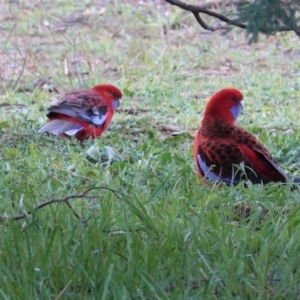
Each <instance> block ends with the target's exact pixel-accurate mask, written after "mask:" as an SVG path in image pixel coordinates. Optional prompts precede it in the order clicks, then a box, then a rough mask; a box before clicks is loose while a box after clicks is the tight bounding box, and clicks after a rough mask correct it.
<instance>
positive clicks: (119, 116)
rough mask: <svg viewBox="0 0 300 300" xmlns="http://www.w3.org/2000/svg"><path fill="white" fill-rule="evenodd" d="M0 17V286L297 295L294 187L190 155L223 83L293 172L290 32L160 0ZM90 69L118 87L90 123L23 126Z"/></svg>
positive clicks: (64, 5)
mask: <svg viewBox="0 0 300 300" xmlns="http://www.w3.org/2000/svg"><path fill="white" fill-rule="evenodd" d="M0 20H1V23H0V24H1V25H0V146H1V147H0V172H1V181H2V182H1V186H0V200H1V201H0V217H1V218H0V221H1V224H0V226H1V228H2V229H1V232H2V234H1V236H0V274H1V275H0V299H13V300H15V299H20V300H21V299H22V300H24V299H26V300H27V299H28V300H29V299H299V298H300V272H299V271H298V268H299V265H300V254H299V253H300V191H297V190H295V191H291V190H290V187H289V186H279V185H278V184H269V185H267V186H265V187H264V186H261V185H256V186H250V187H249V188H248V189H245V188H244V187H243V186H237V187H223V188H221V189H220V188H217V187H214V186H212V187H208V186H204V185H203V184H202V183H201V181H200V180H199V178H198V176H197V174H196V167H195V164H194V161H193V140H194V134H195V130H197V128H198V126H199V123H200V120H201V118H202V112H203V110H204V108H205V105H206V103H207V101H208V100H209V98H210V97H211V95H212V94H213V93H215V92H216V91H218V90H219V89H221V88H223V87H228V86H233V87H236V88H239V89H241V90H242V91H243V93H244V99H245V101H244V113H243V115H242V116H241V118H240V120H239V123H240V124H241V126H243V127H244V128H246V129H247V130H248V131H250V132H251V133H253V134H255V135H256V136H257V137H258V138H259V140H260V141H262V142H263V143H264V144H265V145H266V147H267V148H268V149H269V150H270V152H271V153H272V154H273V155H274V157H275V158H276V159H277V160H278V161H279V162H280V163H281V165H282V167H283V168H284V169H285V170H286V171H287V172H289V173H290V174H292V175H298V176H300V157H299V154H300V147H299V141H300V133H299V131H298V128H299V127H300V119H299V114H298V113H299V109H300V102H299V99H300V78H299V76H300V73H299V67H300V62H299V54H300V43H299V38H297V37H295V36H294V35H293V34H287V33H285V34H278V35H276V36H272V37H264V36H262V37H261V38H260V40H259V43H257V44H253V45H249V43H248V39H247V36H245V33H244V32H243V31H240V30H233V31H231V32H228V33H226V34H222V33H221V32H214V33H210V32H205V31H204V30H203V29H202V28H200V27H199V25H198V24H197V23H196V22H195V21H194V18H193V16H191V15H190V14H188V13H183V11H181V10H180V9H175V8H174V7H172V6H170V5H168V4H167V3H165V2H164V1H163V0H161V1H158V0H156V1H150V0H149V1H146V0H145V1H134V0H131V1H129V0H127V1H117V0H116V1H108V0H99V1H88V0H85V1H67V0H66V1H49V0H46V1H29V0H23V1H7V2H5V3H4V4H2V6H1V13H0ZM105 82H109V83H112V84H114V85H116V86H118V87H120V88H121V89H122V90H123V93H124V97H123V99H122V103H121V107H120V109H119V110H118V112H117V113H116V114H115V116H114V119H113V121H112V124H111V126H110V127H109V129H108V131H107V132H105V134H104V135H103V136H102V137H101V138H100V139H97V140H88V141H86V142H84V143H78V142H76V141H75V140H69V139H64V138H60V137H56V136H51V135H47V134H37V130H38V129H39V128H40V127H41V126H42V125H44V124H45V122H46V116H45V114H46V110H47V107H48V106H49V105H50V103H51V101H55V99H56V98H58V97H59V95H60V94H61V93H63V92H65V91H67V90H70V89H73V88H82V87H92V86H94V85H96V84H99V83H105ZM91 188H93V189H92V190H89V189H91ZM47 201H48V202H50V203H47ZM56 202H57V203H56ZM42 203H45V204H48V205H45V206H43V207H41V208H40V209H37V208H38V207H39V205H41V204H42ZM42 205H43V204H42ZM28 212H31V213H28Z"/></svg>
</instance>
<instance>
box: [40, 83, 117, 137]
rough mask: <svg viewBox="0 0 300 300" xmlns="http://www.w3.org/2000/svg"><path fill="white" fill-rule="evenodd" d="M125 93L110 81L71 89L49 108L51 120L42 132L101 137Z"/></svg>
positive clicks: (48, 115)
mask: <svg viewBox="0 0 300 300" xmlns="http://www.w3.org/2000/svg"><path fill="white" fill-rule="evenodd" d="M121 98H122V92H121V91H120V90H119V89H118V88H117V87H115V86H113V85H110V84H101V85H97V86H95V87H93V88H92V89H82V90H76V91H72V92H69V93H67V94H65V95H64V96H63V98H62V99H61V101H60V102H59V103H58V104H57V105H52V106H50V107H49V108H48V114H47V117H48V118H49V123H48V124H46V125H45V126H43V127H42V128H41V129H39V131H38V133H42V132H51V133H53V134H55V135H63V136H75V138H76V139H77V140H84V139H88V138H89V137H91V138H92V139H95V138H97V137H99V136H100V135H101V134H102V133H103V132H104V131H105V129H106V128H107V127H108V125H109V124H110V122H111V119H112V117H113V115H114V111H115V109H116V108H117V107H118V106H119V104H120V99H121Z"/></svg>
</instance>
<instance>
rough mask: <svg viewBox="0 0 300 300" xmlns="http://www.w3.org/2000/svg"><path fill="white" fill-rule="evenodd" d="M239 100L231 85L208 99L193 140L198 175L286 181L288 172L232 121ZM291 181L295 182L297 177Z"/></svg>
mask: <svg viewBox="0 0 300 300" xmlns="http://www.w3.org/2000/svg"><path fill="white" fill-rule="evenodd" d="M242 101H243V94H242V93H241V92H240V91H239V90H237V89H235V88H225V89H222V90H221V91H219V92H217V93H216V94H215V95H213V97H212V98H211V99H210V100H209V102H208V104H207V106H206V109H205V112H204V117H203V120H202V122H201V126H200V128H199V130H198V133H197V135H196V138H195V144H194V158H195V161H196V165H197V169H198V172H199V175H200V177H202V178H204V179H206V182H207V180H209V181H215V182H221V183H225V184H226V185H231V184H233V185H237V184H238V183H239V182H240V181H247V180H249V181H251V182H252V183H253V184H257V183H262V184H267V183H269V182H282V183H285V182H287V180H288V179H289V178H291V176H290V175H287V174H285V173H284V171H283V170H282V169H281V167H280V166H279V164H278V163H277V162H276V161H275V159H274V158H273V157H272V155H271V154H270V152H269V151H268V150H267V149H266V148H265V147H264V145H263V144H262V143H260V142H259V141H258V140H257V139H256V138H255V137H254V136H253V135H252V134H251V133H249V132H247V131H246V130H244V129H243V128H241V127H239V126H238V125H237V124H236V120H237V118H238V116H239V114H240V113H241V112H242V104H241V102H242ZM241 164H243V168H241ZM293 181H294V183H297V184H298V183H300V178H293Z"/></svg>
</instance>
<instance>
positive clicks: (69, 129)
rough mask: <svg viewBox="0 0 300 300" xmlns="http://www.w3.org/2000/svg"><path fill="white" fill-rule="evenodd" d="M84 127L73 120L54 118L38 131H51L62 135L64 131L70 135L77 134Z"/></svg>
mask: <svg viewBox="0 0 300 300" xmlns="http://www.w3.org/2000/svg"><path fill="white" fill-rule="evenodd" d="M81 129H82V126H80V125H79V126H78V125H77V124H74V123H72V122H68V121H64V120H52V121H50V122H49V123H47V124H46V125H45V126H43V127H42V128H40V129H39V130H38V133H43V132H51V133H53V134H55V135H60V134H62V133H67V134H69V135H74V134H76V133H77V132H78V131H79V130H81Z"/></svg>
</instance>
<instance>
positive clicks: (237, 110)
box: [230, 103, 243, 120]
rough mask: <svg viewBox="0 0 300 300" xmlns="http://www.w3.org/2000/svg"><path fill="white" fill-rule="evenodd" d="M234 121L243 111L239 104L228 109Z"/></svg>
mask: <svg viewBox="0 0 300 300" xmlns="http://www.w3.org/2000/svg"><path fill="white" fill-rule="evenodd" d="M230 111H231V113H232V115H233V117H234V119H235V120H236V119H237V118H238V116H239V115H240V113H241V112H242V111H243V107H242V105H241V104H240V103H239V104H237V105H235V106H233V107H232V108H231V109H230Z"/></svg>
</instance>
